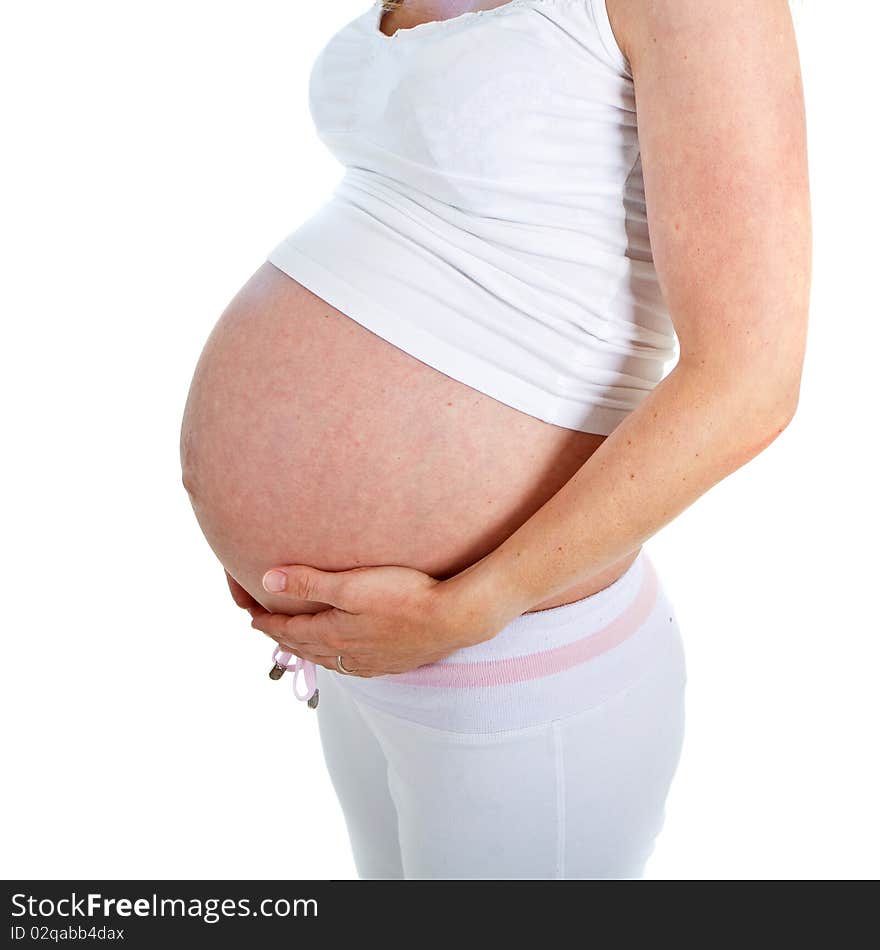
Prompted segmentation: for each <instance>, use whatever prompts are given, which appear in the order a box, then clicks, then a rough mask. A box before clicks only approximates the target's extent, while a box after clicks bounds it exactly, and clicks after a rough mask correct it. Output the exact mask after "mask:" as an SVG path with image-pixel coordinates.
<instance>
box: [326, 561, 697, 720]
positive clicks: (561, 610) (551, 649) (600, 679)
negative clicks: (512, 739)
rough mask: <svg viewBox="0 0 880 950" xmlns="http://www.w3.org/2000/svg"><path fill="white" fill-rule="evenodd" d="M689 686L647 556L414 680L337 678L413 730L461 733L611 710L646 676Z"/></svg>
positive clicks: (410, 675) (400, 676)
mask: <svg viewBox="0 0 880 950" xmlns="http://www.w3.org/2000/svg"><path fill="white" fill-rule="evenodd" d="M663 670H666V671H667V672H668V673H669V675H674V676H681V677H682V678H683V677H684V655H683V648H682V644H681V641H680V634H679V630H678V624H677V621H676V618H675V614H674V611H673V609H672V607H671V605H670V603H669V601H668V599H667V597H666V593H665V591H664V589H663V587H662V584H661V582H660V579H659V577H658V575H657V571H656V569H655V567H654V565H653V563H652V562H651V560H650V559H649V558H648V556H647V554H646V552H645V550H644V549H642V550H641V551H640V552H639V554H638V555H637V557H636V558H635V560H634V561H633V562H632V564H631V565H630V566H629V567H628V568H627V570H626V571H624V573H623V574H622V575H621V576H620V577H619V578H618V579H617V580H616V581H614V582H613V583H612V584H610V585H608V586H607V587H604V588H603V589H602V590H600V591H597V592H596V593H594V594H590V595H588V596H587V597H584V598H582V599H581V600H577V601H574V602H573V603H570V604H563V605H562V606H559V607H550V608H548V609H546V610H538V611H532V612H529V613H525V614H522V615H521V616H519V617H517V618H515V619H514V620H512V621H511V622H510V623H509V624H508V625H507V626H505V627H504V629H503V630H501V631H500V632H499V633H498V634H497V635H496V636H494V637H492V638H491V639H490V640H487V641H485V642H483V643H478V644H476V645H474V646H469V647H465V648H463V649H460V650H456V651H455V652H454V653H451V654H450V655H449V656H447V657H444V658H443V659H442V660H439V661H437V662H436V663H430V664H427V665H425V666H421V667H418V668H417V669H415V670H411V671H409V672H407V673H392V674H388V675H385V676H374V677H348V676H341V675H340V674H339V673H335V672H333V671H329V670H324V669H321V670H320V675H321V676H322V677H323V676H335V677H338V678H339V680H340V682H341V684H342V685H343V686H344V687H345V688H347V689H349V690H350V693H351V695H352V696H353V697H354V698H355V699H357V700H359V701H362V702H365V703H367V704H368V705H371V706H374V707H376V708H380V709H384V710H385V711H386V712H389V713H392V714H394V715H397V716H400V717H401V718H404V719H409V720H411V721H416V722H421V723H423V724H425V725H430V726H434V727H435V728H440V729H446V730H451V731H458V732H481V731H496V730H504V729H513V728H522V727H524V726H528V725H534V724H538V723H541V722H545V721H548V720H549V719H552V718H557V717H564V716H567V715H572V714H575V713H577V712H580V711H583V710H585V709H588V708H590V707H592V706H595V705H598V704H599V703H601V702H603V701H605V700H606V699H608V698H609V697H610V696H613V695H614V694H615V693H616V692H619V691H621V690H623V689H626V688H627V686H628V685H630V684H632V683H635V682H636V681H638V680H639V679H640V678H642V677H643V676H645V675H649V674H651V673H652V672H659V671H663Z"/></svg>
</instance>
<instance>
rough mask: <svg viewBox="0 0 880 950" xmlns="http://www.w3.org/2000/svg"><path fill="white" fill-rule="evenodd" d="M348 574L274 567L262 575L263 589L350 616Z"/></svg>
mask: <svg viewBox="0 0 880 950" xmlns="http://www.w3.org/2000/svg"><path fill="white" fill-rule="evenodd" d="M351 573H352V572H351V571H319V570H318V569H317V568H316V567H309V566H308V565H305V564H288V565H286V566H284V567H274V568H272V570H270V571H266V573H265V574H264V575H263V587H264V589H265V590H266V591H268V592H269V593H270V594H275V595H276V596H278V595H280V596H282V597H291V598H293V599H295V600H312V601H315V602H317V603H320V604H330V606H331V607H338V608H339V609H340V610H347V611H349V612H353V608H354V606H355V605H354V604H353V603H352V597H351V583H350V581H351V578H350V575H351Z"/></svg>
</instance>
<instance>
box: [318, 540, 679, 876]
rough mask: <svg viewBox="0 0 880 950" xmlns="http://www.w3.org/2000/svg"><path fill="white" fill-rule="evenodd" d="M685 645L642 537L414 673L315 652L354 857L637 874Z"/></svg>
mask: <svg viewBox="0 0 880 950" xmlns="http://www.w3.org/2000/svg"><path fill="white" fill-rule="evenodd" d="M685 682H686V672H685V662H684V652H683V649H682V644H681V638H680V635H679V630H678V624H677V622H676V619H675V615H674V612H673V610H672V608H671V606H670V605H669V603H668V601H667V599H666V596H665V593H664V591H663V589H662V587H661V585H660V582H659V579H658V578H657V575H656V572H655V571H654V568H653V565H652V564H651V563H650V562H649V560H648V558H647V556H646V554H645V552H644V550H643V551H642V552H641V553H640V554H639V556H638V558H637V559H636V561H635V562H634V563H633V565H632V566H631V567H630V568H629V570H628V571H627V572H626V573H625V574H624V575H623V576H622V577H621V578H619V579H618V580H617V581H615V583H614V584H612V585H611V586H610V587H607V588H605V589H604V590H602V591H599V592H598V593H597V594H594V595H592V596H590V597H587V598H584V599H583V600H580V601H577V602H575V603H573V604H566V605H564V606H562V607H556V608H551V609H549V610H542V611H538V612H534V613H529V614H524V615H523V616H522V617H519V618H517V619H516V620H515V621H513V623H512V624H510V625H509V626H508V627H506V628H505V629H504V630H503V631H502V632H501V633H499V634H498V636H497V637H495V638H493V639H492V640H490V641H488V642H487V643H483V644H479V645H478V646H476V647H469V648H467V649H465V650H459V651H456V653H454V654H452V655H450V656H449V657H447V658H445V659H444V660H442V661H441V662H440V663H435V664H430V665H429V666H426V667H420V668H419V670H417V671H413V673H409V674H396V675H390V676H382V677H371V678H362V677H347V676H343V675H341V674H339V673H335V672H331V671H329V670H326V669H324V668H323V667H319V668H318V686H319V688H320V703H319V705H318V722H319V729H320V735H321V743H322V747H323V750H324V757H325V760H326V763H327V767H328V769H329V772H330V777H331V780H332V782H333V786H334V788H335V790H336V793H337V796H338V798H339V802H340V805H341V806H342V811H343V814H344V816H345V821H346V824H347V827H348V832H349V838H350V840H351V846H352V851H353V854H354V859H355V864H356V867H357V870H358V875H359V876H360V877H361V878H371V879H377V878H392V879H393V878H396V879H404V878H405V879H510V878H527V879H545V878H550V879H564V878H575V879H585V878H637V877H641V876H642V874H643V871H644V867H645V862H646V861H647V859H648V857H649V855H650V854H651V852H652V850H653V848H654V842H655V839H656V837H657V835H658V833H659V832H660V830H661V828H662V825H663V819H664V803H665V800H666V796H667V793H668V790H669V787H670V784H671V782H672V779H673V776H674V774H675V770H676V768H677V765H678V761H679V756H680V753H681V746H682V740H683V734H684V694H685Z"/></svg>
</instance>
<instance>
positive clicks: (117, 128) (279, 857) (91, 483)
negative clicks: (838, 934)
mask: <svg viewBox="0 0 880 950" xmlns="http://www.w3.org/2000/svg"><path fill="white" fill-rule="evenodd" d="M368 3H369V0H333V2H332V3H300V2H291V0H287V2H281V0H252V2H250V3H247V4H243V3H238V2H235V3H232V2H226V0H211V2H207V0H187V2H180V0H174V2H170V0H152V2H150V3H138V4H135V3H132V2H128V0H112V2H110V0H107V2H98V0H82V2H79V3H67V2H57V0H54V2H50V0H46V2H42V3H39V4H23V3H19V4H14V5H13V4H9V5H8V6H7V8H6V10H5V12H4V28H3V32H2V38H0V80H2V88H3V90H4V97H3V98H4V102H3V106H2V108H3V116H2V119H3V129H4V132H5V133H6V136H7V137H6V145H5V147H4V152H3V154H2V159H0V160H2V162H3V172H2V179H0V180H2V192H3V194H2V209H3V210H2V219H3V226H2V248H0V252H2V254H0V259H2V262H3V270H4V278H3V288H2V298H3V343H4V346H3V357H2V360H3V363H2V370H3V371H2V383H0V384H2V387H3V393H2V395H3V401H2V403H3V410H4V433H5V439H4V441H5V443H6V448H7V455H6V463H5V464H4V468H3V493H2V497H3V500H4V516H3V528H4V530H3V535H4V543H3V551H2V557H3V579H4V595H3V596H4V603H3V607H4V610H3V615H4V618H5V625H4V626H5V629H4V630H3V655H4V659H3V663H2V664H0V676H2V684H3V687H2V702H3V728H4V732H5V743H4V756H3V760H4V766H5V780H4V783H3V786H2V795H3V807H2V814H3V823H4V825H5V827H4V829H3V841H4V847H3V849H2V859H0V861H2V866H0V871H2V873H3V875H4V876H5V877H13V878H24V877H37V878H52V877H59V878H68V877H70V878H82V879H85V878H98V877H101V878H104V877H109V878H123V877H125V878H215V879H219V878H231V879H239V878H297V877H307V878H310V877H317V878H343V877H351V876H354V866H353V863H352V860H351V857H350V855H349V851H348V844H347V838H346V835H345V830H344V825H343V821H342V818H341V815H340V813H339V811H338V808H337V805H336V801H335V798H334V796H333V792H332V789H331V786H330V782H329V779H328V777H327V775H326V772H325V770H324V766H323V761H322V758H321V754H320V747H319V743H318V733H317V725H316V721H315V714H314V713H313V712H311V711H310V710H308V709H306V708H305V706H304V705H303V704H300V703H298V702H296V701H295V700H294V698H293V696H292V694H291V691H290V685H289V683H288V682H286V681H282V683H280V684H272V683H270V681H269V680H268V678H267V675H266V673H267V669H268V659H269V655H270V653H271V649H268V648H267V647H269V648H270V647H271V644H269V642H268V641H267V639H266V638H265V637H264V636H263V635H262V634H261V633H258V632H255V631H253V630H251V629H250V627H249V625H248V621H249V618H248V617H247V615H246V614H244V613H243V612H241V611H239V610H238V609H237V608H236V607H235V606H234V605H233V603H232V601H231V599H230V598H229V595H228V593H227V590H226V585H225V583H224V580H223V573H222V569H221V567H220V565H219V563H218V562H217V561H216V559H215V558H214V556H213V554H212V553H211V551H210V549H209V548H208V546H207V544H206V542H205V541H204V540H203V538H202V536H201V533H200V532H199V529H198V526H197V524H196V521H195V518H194V517H193V514H192V511H191V509H190V505H189V501H188V499H187V496H186V494H185V492H184V490H183V489H182V487H181V484H180V481H179V478H180V476H179V461H178V433H179V426H180V419H181V413H182V409H183V404H184V400H185V397H186V393H187V389H188V386H189V382H190V378H191V375H192V371H193V368H194V366H195V362H196V360H197V358H198V355H199V352H200V350H201V347H202V344H203V343H204V340H205V338H206V337H207V335H208V333H209V331H210V329H211V327H212V326H213V324H214V322H215V320H216V319H217V317H218V316H219V314H220V312H221V310H222V309H223V308H224V306H225V305H226V303H227V302H228V300H229V299H230V298H231V296H232V295H233V294H234V293H235V292H236V290H237V289H238V288H239V287H240V286H241V284H243V283H244V281H245V280H246V279H247V278H248V277H249V276H250V274H251V273H252V272H253V271H254V270H256V268H257V267H258V266H259V265H260V263H261V262H262V260H263V259H264V257H265V254H266V253H267V252H268V250H269V249H270V248H271V247H273V246H274V245H275V243H276V242H277V241H278V240H280V239H281V238H282V237H283V236H284V235H285V234H287V233H288V232H289V231H291V230H293V228H294V227H295V226H296V225H297V224H298V223H299V222H300V221H301V220H302V219H303V218H304V217H305V216H306V215H308V214H309V213H310V212H311V211H312V210H314V209H315V208H317V207H318V206H319V204H320V203H321V202H322V200H323V198H324V196H325V195H326V194H327V192H328V191H329V190H330V189H331V187H332V186H333V184H334V183H335V182H336V180H337V178H338V176H339V174H340V169H339V166H337V165H336V164H335V162H334V161H333V160H332V159H331V158H330V157H329V155H328V154H327V153H326V152H325V151H324V148H323V146H322V145H321V144H320V143H319V142H318V140H317V139H316V137H315V136H314V134H313V131H312V126H311V119H310V117H309V114H308V109H307V101H306V84H307V78H308V71H309V68H310V65H311V62H312V60H313V59H314V57H315V55H316V54H317V53H318V51H319V50H320V48H321V47H322V46H323V44H324V43H325V42H326V40H327V39H328V38H329V37H330V35H331V34H332V33H333V32H334V31H335V30H336V29H338V28H339V27H341V26H342V25H343V24H345V23H346V22H348V21H349V20H350V19H352V18H353V17H354V16H356V15H358V14H359V13H361V12H363V11H364V10H365V9H366V7H367V6H368ZM878 27H880V22H878V15H877V12H876V5H875V4H873V3H872V2H870V0H864V2H856V0H848V2H843V0H840V2H837V3H833V4H832V3H829V2H815V0H808V2H807V5H806V8H805V10H804V13H803V15H802V16H801V18H800V20H799V22H798V33H799V41H800V48H801V57H802V65H803V70H804V83H805V89H806V95H807V105H808V131H809V138H810V166H811V175H812V197H813V214H814V228H815V236H814V276H813V301H812V311H811V331H810V332H811V338H810V342H809V351H808V356H807V363H806V369H805V374H804V379H803V388H802V395H801V401H800V406H799V410H798V413H797V415H796V417H795V419H794V421H793V422H792V423H791V425H790V426H789V427H788V429H787V430H786V431H785V432H784V433H783V434H782V436H781V437H780V438H779V439H778V440H777V441H776V442H775V443H774V444H773V445H772V446H771V447H770V448H769V449H768V450H767V451H766V452H765V453H763V454H762V455H761V456H759V457H758V458H757V459H755V460H754V461H753V462H752V463H750V464H749V465H747V466H746V467H745V468H743V469H741V470H740V471H738V472H737V473H735V474H734V475H733V476H731V477H730V478H728V479H727V480H725V481H724V482H723V483H722V484H720V485H719V486H717V487H716V488H715V489H713V490H712V491H711V492H709V493H708V494H707V495H706V496H704V497H703V498H702V499H700V500H699V501H698V502H697V503H696V504H695V505H694V506H692V508H690V509H689V510H688V511H687V512H686V513H685V514H684V515H683V516H681V517H680V518H678V519H677V520H676V521H675V522H674V523H673V524H672V525H670V526H669V527H667V528H666V529H664V530H663V531H662V532H661V533H660V534H659V535H657V536H656V537H655V538H654V539H652V541H651V542H649V544H648V550H649V552H650V553H651V554H652V556H653V559H654V561H655V563H656V564H657V566H658V568H659V569H660V571H661V576H662V577H663V579H664V583H665V584H666V586H667V588H668V590H669V591H670V593H671V595H672V597H673V599H674V601H675V603H676V608H677V612H678V616H679V619H680V621H681V624H682V627H683V631H684V636H685V642H686V647H687V651H688V668H689V684H688V690H689V699H688V703H689V705H688V727H687V736H686V740H685V750H684V753H683V757H682V761H681V766H680V769H679V773H678V775H677V777H676V779H675V783H674V785H673V789H672V793H671V795H670V798H669V802H668V810H667V811H668V817H667V823H666V828H665V830H664V832H663V834H662V835H661V837H660V839H659V841H658V844H657V849H656V852H655V855H654V857H653V859H652V861H651V862H650V864H649V868H648V874H649V876H650V877H654V878H756V877H761V878H807V877H813V878H844V877H874V876H877V872H878V868H880V863H878V846H880V840H878V837H880V836H878V825H877V818H876V815H877V803H878V801H880V783H878V774H877V771H878V767H877V731H878V728H877V727H878V718H880V717H878V700H877V688H876V680H877V676H878V668H880V664H878V660H880V646H878V644H880V636H878V634H880V624H878V619H877V617H878V610H880V606H878V596H877V592H878V586H880V571H878V562H877V554H876V547H875V544H876V541H875V538H876V537H877V531H878V510H877V494H876V489H877V482H876V478H877V469H876V465H875V460H876V455H875V450H876V435H877V410H878V397H877V388H876V387H877V375H876V371H877V368H878V363H877V354H878V352H880V350H878V347H880V330H878V326H880V309H878V303H877V292H876V286H877V272H878V262H877V257H876V253H877V238H876V227H877V221H878V214H880V207H878V198H877V188H876V171H877V166H876V160H877V153H876V150H875V148H874V147H873V145H872V144H871V142H870V141H869V136H870V134H871V132H872V131H874V125H875V122H874V119H875V117H876V105H877V95H878V91H880V90H878V81H877V78H876V52H875V49H874V42H875V38H876V36H877V31H878Z"/></svg>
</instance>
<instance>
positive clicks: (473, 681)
mask: <svg viewBox="0 0 880 950" xmlns="http://www.w3.org/2000/svg"><path fill="white" fill-rule="evenodd" d="M643 564H644V571H643V574H642V582H641V585H640V587H639V592H638V594H636V596H635V599H634V600H633V601H632V603H631V604H630V605H629V606H628V607H627V608H626V609H625V610H624V611H623V613H621V614H620V615H619V616H618V617H616V618H615V619H614V620H612V621H611V623H609V624H607V625H606V626H604V627H602V628H600V629H599V630H596V631H595V632H594V633H591V634H589V635H588V636H586V637H582V638H581V639H580V640H575V641H573V642H572V643H566V644H565V645H564V646H561V647H554V648H553V649H552V650H544V651H541V652H538V653H529V654H526V655H525V656H516V657H510V658H507V659H501V660H481V661H479V662H476V663H454V662H451V663H444V662H442V661H441V662H439V663H430V664H428V665H427V666H420V667H419V668H418V669H415V670H411V671H410V672H409V673H392V674H389V675H388V676H386V677H382V678H383V679H388V680H393V681H394V682H396V683H406V684H407V685H412V686H442V687H445V688H447V689H449V688H455V687H467V686H500V685H502V684H505V683H521V682H523V681H524V680H533V679H538V678H539V677H542V676H550V675H552V674H553V673H560V672H562V671H563V670H567V669H569V668H571V667H572V666H577V665H579V664H580V663H585V662H586V661H587V660H591V659H593V657H596V656H598V655H599V654H601V653H605V652H606V650H610V649H611V648H612V647H615V646H617V645H618V644H619V643H622V642H623V641H624V640H626V638H627V637H629V636H631V635H632V634H634V633H635V632H636V631H637V630H638V629H639V627H641V625H642V624H643V623H644V622H645V620H647V618H648V616H649V615H650V613H651V610H652V609H653V607H654V604H655V602H656V600H657V590H658V577H657V572H656V571H655V569H654V565H653V564H652V563H651V562H650V560H649V559H648V558H647V557H643ZM551 609H552V608H551Z"/></svg>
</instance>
